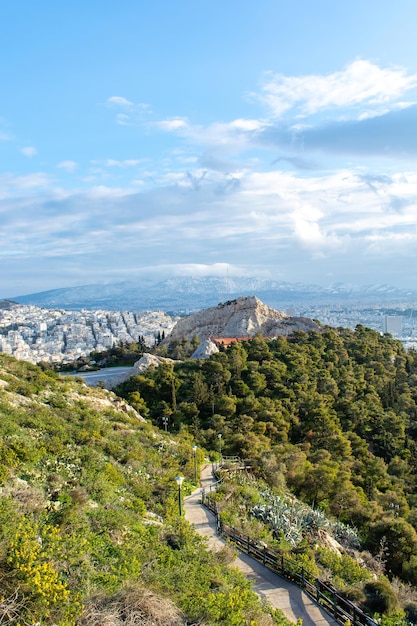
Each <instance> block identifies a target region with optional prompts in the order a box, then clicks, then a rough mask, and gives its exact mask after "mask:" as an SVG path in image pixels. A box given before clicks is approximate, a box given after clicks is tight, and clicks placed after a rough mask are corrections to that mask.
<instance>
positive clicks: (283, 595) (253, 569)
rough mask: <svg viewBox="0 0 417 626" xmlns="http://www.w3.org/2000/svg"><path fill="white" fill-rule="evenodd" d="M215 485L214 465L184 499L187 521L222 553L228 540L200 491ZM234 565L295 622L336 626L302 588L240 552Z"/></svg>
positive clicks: (267, 598)
mask: <svg viewBox="0 0 417 626" xmlns="http://www.w3.org/2000/svg"><path fill="white" fill-rule="evenodd" d="M214 482H215V480H214V478H213V476H212V471H211V465H206V466H205V467H204V468H203V471H202V473H201V481H200V485H201V487H200V488H198V489H196V491H194V492H193V493H192V494H191V495H190V496H187V497H186V498H185V499H184V509H185V518H186V519H187V520H188V521H189V522H190V524H192V525H193V526H194V527H195V528H196V530H197V532H198V533H199V534H200V535H203V536H205V537H207V538H208V545H209V547H210V548H211V549H212V550H215V551H216V550H220V549H221V548H222V547H223V546H224V545H225V541H224V539H222V538H221V537H219V536H218V535H217V534H216V520H215V517H214V515H213V514H212V513H211V512H210V511H208V510H207V509H206V508H205V507H203V506H202V504H201V489H202V488H205V489H206V490H208V488H209V487H210V485H213V484H214ZM233 565H235V566H236V567H238V568H239V569H240V570H241V571H242V572H243V573H244V574H245V576H246V577H247V578H248V579H249V580H251V581H252V589H253V590H254V591H255V592H256V593H257V594H258V595H259V596H261V597H262V598H265V599H266V600H267V601H268V602H269V603H270V604H271V605H272V606H273V607H274V608H277V609H281V611H282V612H283V613H284V614H285V616H286V617H287V618H288V619H289V620H291V621H292V622H296V621H297V620H298V619H300V618H301V619H302V620H303V626H327V625H330V626H337V622H336V621H335V620H334V619H332V618H331V617H330V616H329V615H328V613H326V612H325V611H324V610H323V609H321V608H320V607H319V606H318V605H317V604H316V603H315V602H313V601H312V600H311V598H309V596H308V595H307V594H306V593H304V592H303V591H302V590H301V589H300V587H297V585H294V584H293V583H291V582H290V581H288V580H286V579H285V578H282V577H281V576H279V575H278V574H275V573H274V572H272V571H271V570H269V569H268V568H267V567H265V566H264V565H262V564H261V563H258V562H257V561H255V560H254V559H252V558H251V557H250V556H248V555H247V554H244V553H240V552H239V553H238V556H237V558H236V560H235V561H234V562H233Z"/></svg>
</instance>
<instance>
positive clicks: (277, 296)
mask: <svg viewBox="0 0 417 626" xmlns="http://www.w3.org/2000/svg"><path fill="white" fill-rule="evenodd" d="M250 295H256V296H257V297H258V298H259V299H260V300H262V302H264V303H265V304H267V305H269V306H271V307H273V308H277V309H279V310H282V309H283V308H285V307H288V306H291V305H296V304H345V303H346V302H349V303H351V304H354V303H367V304H372V303H374V304H394V303H410V302H412V301H415V300H417V291H415V290H412V289H402V288H396V287H393V286H390V285H384V284H372V285H366V286H360V287H359V286H354V285H351V284H346V283H334V284H331V285H328V286H326V287H322V286H318V285H308V284H304V283H288V282H283V281H274V280H269V279H263V278H256V277H233V278H226V277H219V276H206V277H191V276H177V277H172V278H168V279H166V280H163V281H155V280H150V279H148V280H147V279H144V280H141V281H124V282H115V283H107V284H91V285H81V286H78V287H66V288H61V289H52V290H49V291H42V292H39V293H32V294H28V295H22V296H17V297H14V298H13V301H15V302H18V303H20V304H32V305H36V306H41V307H45V308H64V309H72V310H79V309H105V310H114V311H115V310H118V311H120V310H129V311H144V310H155V309H160V310H163V311H167V312H172V313H190V312H192V311H197V310H201V309H203V308H206V307H211V306H216V305H217V304H218V303H219V302H225V301H227V300H231V299H235V298H238V297H241V296H250Z"/></svg>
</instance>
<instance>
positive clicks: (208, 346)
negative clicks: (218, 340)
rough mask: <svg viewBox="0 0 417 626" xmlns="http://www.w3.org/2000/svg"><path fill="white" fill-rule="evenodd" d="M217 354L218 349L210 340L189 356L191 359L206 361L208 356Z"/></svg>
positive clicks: (201, 344)
mask: <svg viewBox="0 0 417 626" xmlns="http://www.w3.org/2000/svg"><path fill="white" fill-rule="evenodd" d="M216 352H219V349H218V347H217V346H216V344H215V343H214V341H211V340H210V339H206V340H205V341H203V343H200V345H199V346H198V347H197V350H196V351H195V352H193V354H192V355H191V358H192V359H208V358H209V356H211V355H212V354H215V353H216Z"/></svg>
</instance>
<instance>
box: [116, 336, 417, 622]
mask: <svg viewBox="0 0 417 626" xmlns="http://www.w3.org/2000/svg"><path fill="white" fill-rule="evenodd" d="M116 391H117V393H118V394H120V395H121V396H122V397H124V398H126V399H127V401H132V403H134V402H136V403H140V404H141V406H142V407H143V411H144V414H145V415H147V416H148V417H149V419H150V420H152V421H153V423H154V424H155V425H161V418H162V416H167V417H168V418H169V424H170V428H171V429H172V431H174V432H182V433H184V432H187V431H188V432H189V433H190V434H191V435H192V436H193V437H194V439H195V441H196V442H197V444H198V445H199V446H203V447H205V448H206V449H209V450H217V451H218V452H220V449H219V445H220V442H221V445H222V453H223V454H224V455H239V456H240V457H241V458H243V459H245V460H246V461H247V462H248V464H249V465H250V466H251V468H252V472H253V474H254V475H255V476H256V477H258V478H261V479H263V480H264V482H265V484H266V485H267V486H268V488H269V489H270V490H272V492H273V493H274V494H275V495H280V494H281V495H288V494H291V495H292V496H293V497H294V496H295V497H296V498H298V499H299V500H301V501H303V502H304V503H306V504H308V505H310V506H311V507H312V508H313V509H314V510H319V511H320V512H322V513H324V514H325V515H326V516H327V517H329V518H332V519H337V520H338V521H339V522H341V523H343V524H344V525H345V526H348V527H355V528H356V529H357V534H358V537H359V541H360V549H361V551H362V552H364V553H365V552H366V553H368V555H369V557H368V561H372V562H373V565H372V568H373V571H375V569H378V568H379V575H380V580H381V581H382V582H381V584H383V585H386V586H389V588H390V589H391V587H392V583H393V581H395V580H399V581H402V584H406V585H407V584H408V585H416V584H417V580H416V573H415V572H416V564H417V532H416V529H417V515H416V508H415V507H416V503H417V465H416V461H415V459H416V458H417V454H416V452H417V354H416V353H415V352H413V351H410V352H407V353H406V352H405V351H404V349H403V347H402V344H401V343H400V342H399V341H396V340H393V339H392V337H391V336H389V335H384V336H381V335H380V334H379V333H377V332H376V331H373V330H369V329H367V328H364V327H363V326H357V328H356V329H355V330H354V331H353V330H349V329H342V328H340V329H329V328H327V329H323V332H313V333H309V334H306V333H303V332H296V333H294V335H293V336H291V337H290V338H288V339H286V338H283V337H279V338H277V339H274V340H266V339H264V338H263V337H261V336H256V337H254V338H253V339H252V340H250V341H245V342H240V343H234V344H232V345H231V346H230V347H229V348H228V349H227V350H224V351H221V352H220V353H218V354H215V355H213V356H211V357H210V358H209V359H207V360H204V361H202V362H201V361H200V362H195V361H187V360H186V361H184V362H182V363H178V364H176V365H175V366H173V365H168V364H164V365H162V366H161V367H159V368H158V369H155V370H149V371H147V372H146V373H145V374H142V375H140V376H135V377H133V378H131V379H129V380H128V381H126V382H125V383H123V384H122V385H120V387H119V388H118V389H117V390H116ZM218 434H221V440H219V439H218ZM261 504H262V503H261ZM263 504H265V503H263ZM248 523H249V522H248ZM292 530H293V532H295V528H294V527H293V529H292ZM314 562H315V564H316V565H317V566H320V562H319V559H317V562H316V560H314ZM321 562H322V566H323V567H325V568H327V569H329V570H331V571H332V572H333V574H332V575H333V578H334V580H335V581H336V582H338V581H340V580H341V581H342V583H343V580H344V578H343V576H341V574H340V571H338V570H340V568H339V566H337V567H336V565H335V564H332V563H331V559H330V556H329V555H328V554H326V553H325V552H322V554H321ZM341 567H342V569H345V570H346V569H349V567H351V569H352V572H353V573H352V576H353V578H355V576H356V574H354V571H355V568H354V566H353V565H352V563H351V564H350V565H349V564H345V565H341ZM372 568H371V569H372ZM365 578H366V576H365ZM354 583H355V581H350V582H349V581H348V580H346V581H345V583H343V584H345V585H352V584H354ZM368 589H370V588H368ZM365 592H366V590H365V591H363V593H365ZM352 593H354V592H353V591H352ZM369 594H370V592H369V593H368V596H369ZM394 595H395V594H394ZM368 596H367V597H368ZM367 602H368V604H367V605H366V606H371V604H372V602H371V601H370V600H368V601H367ZM364 604H365V600H364ZM372 606H374V605H372ZM394 606H396V604H395V603H393V602H391V601H390V602H388V601H387V604H386V609H385V610H386V611H388V612H395V610H396V609H395V608H394Z"/></svg>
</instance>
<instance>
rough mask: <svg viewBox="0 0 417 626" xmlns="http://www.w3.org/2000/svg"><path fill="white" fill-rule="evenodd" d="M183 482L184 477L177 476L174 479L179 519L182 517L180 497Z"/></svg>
mask: <svg viewBox="0 0 417 626" xmlns="http://www.w3.org/2000/svg"><path fill="white" fill-rule="evenodd" d="M183 481H184V476H177V477H176V478H175V482H176V483H177V485H178V509H179V513H180V517H182V496H181V487H182V483H183Z"/></svg>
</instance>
